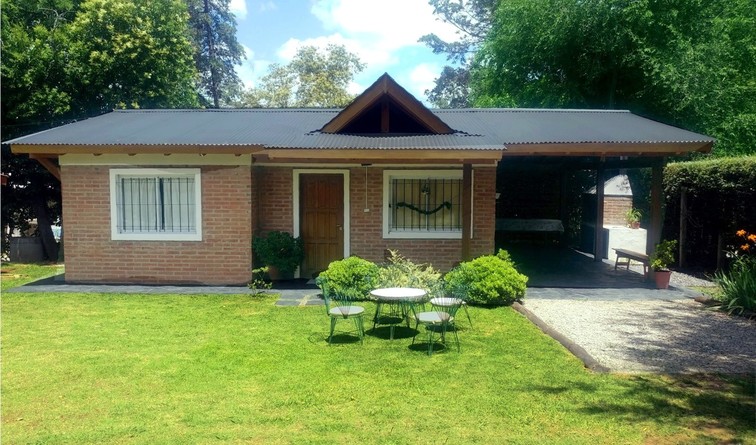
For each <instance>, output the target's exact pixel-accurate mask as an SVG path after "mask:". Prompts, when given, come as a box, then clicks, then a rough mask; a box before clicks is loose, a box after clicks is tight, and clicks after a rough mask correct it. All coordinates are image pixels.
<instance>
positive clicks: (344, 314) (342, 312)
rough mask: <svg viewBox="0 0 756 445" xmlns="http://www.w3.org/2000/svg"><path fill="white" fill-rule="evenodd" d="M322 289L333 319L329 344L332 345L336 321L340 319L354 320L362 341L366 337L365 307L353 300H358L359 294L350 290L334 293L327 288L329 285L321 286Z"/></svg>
mask: <svg viewBox="0 0 756 445" xmlns="http://www.w3.org/2000/svg"><path fill="white" fill-rule="evenodd" d="M321 290H322V291H323V292H322V293H323V300H324V301H325V307H326V313H327V314H328V316H329V317H330V319H331V331H330V333H329V334H328V344H329V345H330V344H331V341H332V340H333V332H334V329H335V328H336V322H337V321H339V320H352V322H354V326H355V328H356V329H357V336H358V337H359V338H360V343H362V342H363V339H364V338H365V324H364V322H363V314H364V313H365V308H364V307H362V306H355V305H354V304H353V302H355V301H357V300H358V296H357V295H354V294H350V293H349V292H344V293H333V292H331V291H330V290H329V289H328V288H327V286H321Z"/></svg>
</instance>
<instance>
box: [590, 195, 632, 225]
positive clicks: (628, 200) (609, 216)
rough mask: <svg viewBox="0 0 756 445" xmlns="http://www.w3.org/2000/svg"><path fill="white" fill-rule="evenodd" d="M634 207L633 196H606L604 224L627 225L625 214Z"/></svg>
mask: <svg viewBox="0 0 756 445" xmlns="http://www.w3.org/2000/svg"><path fill="white" fill-rule="evenodd" d="M632 207H633V198H632V197H631V196H604V225H620V226H624V225H627V219H626V218H625V215H626V214H627V211H628V210H630V209H631V208H632ZM594 219H595V218H594Z"/></svg>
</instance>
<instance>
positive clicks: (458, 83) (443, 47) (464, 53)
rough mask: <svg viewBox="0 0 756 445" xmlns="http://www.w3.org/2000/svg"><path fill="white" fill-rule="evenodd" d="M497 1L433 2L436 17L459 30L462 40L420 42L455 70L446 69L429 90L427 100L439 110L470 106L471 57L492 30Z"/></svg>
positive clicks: (428, 36) (424, 38)
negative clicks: (440, 55)
mask: <svg viewBox="0 0 756 445" xmlns="http://www.w3.org/2000/svg"><path fill="white" fill-rule="evenodd" d="M497 3H498V0H431V1H430V4H431V5H432V6H433V13H434V14H437V15H439V16H441V18H442V20H443V21H444V22H446V23H450V24H451V25H453V26H454V27H455V28H457V35H458V36H459V39H458V40H456V41H451V42H450V41H445V40H442V39H441V38H440V37H438V36H437V35H435V34H426V35H424V36H422V37H421V38H420V42H422V43H425V44H426V45H427V46H428V47H430V48H431V49H432V50H433V53H434V54H446V58H447V60H449V61H450V62H451V63H452V64H453V65H454V66H451V65H447V66H445V67H444V69H443V71H442V72H441V75H440V76H439V77H438V78H437V79H436V86H435V87H434V88H433V89H431V90H426V91H425V94H426V96H428V100H429V101H430V102H431V103H432V104H433V105H435V106H436V107H439V108H464V107H467V106H469V104H470V103H469V80H470V66H469V61H470V57H471V56H473V55H474V54H475V52H476V51H477V50H478V48H479V46H480V44H481V43H482V42H483V40H484V39H485V37H486V36H487V35H488V32H489V30H490V28H491V15H492V13H493V11H494V10H495V8H496V4H497Z"/></svg>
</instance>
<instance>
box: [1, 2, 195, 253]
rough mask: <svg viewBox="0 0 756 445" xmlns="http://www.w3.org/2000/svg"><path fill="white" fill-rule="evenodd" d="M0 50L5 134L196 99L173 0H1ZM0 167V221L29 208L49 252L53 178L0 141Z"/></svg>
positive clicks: (17, 219)
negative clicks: (3, 181) (1, 183)
mask: <svg viewBox="0 0 756 445" xmlns="http://www.w3.org/2000/svg"><path fill="white" fill-rule="evenodd" d="M2 49H3V63H2V67H1V68H0V73H1V75H2V82H1V84H2V108H3V109H2V140H3V141H7V140H9V139H11V138H15V137H19V136H23V135H25V134H29V133H33V132H36V131H41V130H44V129H47V128H51V127H54V126H56V125H60V124H63V123H67V122H71V121H72V120H76V119H80V118H85V117H89V116H94V115H98V114H101V113H104V112H107V111H110V110H112V109H114V108H137V107H193V106H196V105H197V100H196V96H195V88H194V81H195V77H196V72H195V71H194V67H193V63H192V46H191V43H190V41H189V38H188V25H187V12H186V7H185V5H183V4H182V3H181V2H180V1H179V0H155V1H148V0H110V1H106V0H83V1H81V2H79V1H77V0H24V1H20V0H6V1H5V2H4V3H3V9H2ZM2 172H3V173H4V174H7V175H8V185H7V186H6V187H3V190H2V194H3V199H2V218H3V225H4V226H15V227H23V226H24V225H25V224H27V223H28V220H29V219H30V218H32V217H36V218H37V222H38V228H39V233H40V235H41V236H42V238H43V245H44V246H45V251H46V255H47V256H48V258H49V259H51V260H55V259H57V252H56V248H57V246H56V244H55V242H54V238H53V235H52V231H51V230H50V224H51V223H56V222H58V220H59V216H60V201H61V198H60V184H59V183H58V182H57V180H56V179H55V178H53V177H52V176H51V175H50V174H49V173H48V172H47V171H46V170H45V169H43V168H42V167H41V166H39V165H38V164H37V162H36V161H32V160H30V159H28V158H26V157H20V156H14V155H12V154H11V153H10V151H9V150H8V148H7V147H5V146H4V147H3V153H2ZM4 233H5V232H4ZM5 246H7V243H6V244H5Z"/></svg>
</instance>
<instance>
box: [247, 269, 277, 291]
mask: <svg viewBox="0 0 756 445" xmlns="http://www.w3.org/2000/svg"><path fill="white" fill-rule="evenodd" d="M267 274H268V268H267V267H258V268H257V269H252V279H251V280H250V281H249V283H247V287H249V288H250V289H252V290H253V291H254V292H255V295H257V294H261V293H263V292H264V291H265V290H268V289H271V288H272V287H273V283H271V282H270V281H268V280H266V279H265V277H266V275H267Z"/></svg>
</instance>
